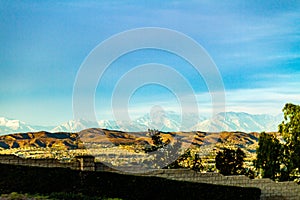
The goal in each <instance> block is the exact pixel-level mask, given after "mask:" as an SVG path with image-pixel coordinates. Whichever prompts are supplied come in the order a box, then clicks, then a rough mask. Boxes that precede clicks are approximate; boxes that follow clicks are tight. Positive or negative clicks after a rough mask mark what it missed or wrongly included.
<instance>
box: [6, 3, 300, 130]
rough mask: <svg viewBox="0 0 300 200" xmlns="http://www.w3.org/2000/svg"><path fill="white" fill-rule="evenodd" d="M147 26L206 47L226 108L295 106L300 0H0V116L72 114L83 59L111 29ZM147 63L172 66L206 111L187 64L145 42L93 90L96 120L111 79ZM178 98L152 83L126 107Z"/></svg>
mask: <svg viewBox="0 0 300 200" xmlns="http://www.w3.org/2000/svg"><path fill="white" fill-rule="evenodd" d="M143 27H160V28H165V29H171V30H175V31H178V32H180V33H183V34H185V35H186V36H188V37H190V38H192V39H193V40H195V41H196V42H197V43H198V44H199V45H201V46H202V47H203V48H204V49H205V51H206V52H207V53H208V54H209V56H210V57H211V59H212V60H213V62H214V63H215V65H216V67H217V69H218V71H219V73H220V76H221V78H222V81H223V84H224V94H225V99H226V101H225V109H226V111H235V112H248V113H251V114H272V115H276V114H279V113H281V110H282V108H283V106H284V104H285V103H287V102H291V103H294V104H300V1H293V0H291V1H284V0H282V1H276V0H273V1H268V0H267V1H257V0H252V1H237V0H233V1H226V0H225V1H222V2H220V1H214V0H212V1H208V0H203V1H201V0H200V1H188V2H186V1H164V2H162V1H156V0H154V1H126V0H125V1H124V0H119V1H118V0H116V1H104V0H103V1H47V0H45V1H30V0H29V1H18V0H15V1H6V0H0V44H1V45H0V70H1V72H0V116H4V117H8V118H13V119H19V120H22V121H25V122H28V123H30V124H36V125H55V124H59V123H62V122H65V121H68V120H70V119H73V117H74V116H73V104H72V103H73V91H74V83H75V82H76V77H77V76H78V73H79V71H80V68H81V66H82V65H83V63H84V61H85V59H86V58H87V57H88V56H89V55H90V53H91V52H92V50H93V49H94V48H95V47H97V45H99V44H101V42H103V41H105V40H106V39H108V38H110V37H112V36H113V35H115V34H119V33H122V32H124V31H128V30H132V29H136V28H143ZM141 37H143V36H141ZM162 42H163V41H162ZM178 45H180V42H178ZM147 63H159V64H162V65H166V66H170V67H171V68H173V69H174V70H177V71H178V73H179V74H180V75H182V76H183V77H184V78H185V80H186V81H187V82H188V84H189V85H190V86H191V87H192V88H193V91H194V93H193V95H194V96H195V97H196V99H197V102H198V106H199V110H201V114H206V113H209V112H210V111H211V104H212V102H211V93H210V91H209V90H208V86H207V84H206V82H205V81H204V79H203V77H201V76H200V75H199V74H197V72H196V71H195V70H194V68H193V66H191V65H190V63H188V62H186V61H185V60H184V59H182V58H181V57H179V56H177V55H174V54H172V53H170V52H165V51H161V50H157V49H144V50H140V51H135V52H130V53H128V54H126V55H122V56H120V57H119V58H118V59H117V60H115V61H114V62H113V63H111V66H109V68H108V69H107V70H106V71H105V73H104V74H103V76H102V77H101V80H100V81H99V83H98V86H97V89H96V91H95V115H96V116H97V119H110V118H112V117H113V115H112V109H111V107H112V106H111V102H112V96H113V92H114V88H115V86H116V84H117V83H118V81H120V79H121V78H122V77H124V75H126V73H127V72H128V71H130V70H132V69H134V68H135V67H137V66H140V65H143V64H147ZM157 75H159V73H157ZM144 76H147V74H143V73H140V75H139V76H138V77H136V78H137V79H141V80H142V79H144V78H145V77H144ZM161 79H163V77H162V78H161ZM176 81H178V80H176V79H174V80H170V82H176ZM127 82H130V81H127ZM128 84H130V83H128ZM178 88H179V89H182V90H183V89H184V88H183V87H181V84H179V83H178V85H177V86H176V88H173V89H178ZM187 95H188V94H187ZM117 96H118V97H119V98H121V99H122V92H121V93H118V94H117ZM176 97H177V96H176V93H172V88H171V89H170V88H169V89H168V88H166V87H163V86H162V85H159V84H152V85H151V84H149V85H145V86H141V87H140V88H138V89H137V90H136V91H135V92H134V93H133V94H132V96H131V97H130V99H127V98H125V95H124V96H123V98H124V101H127V102H128V108H123V109H127V110H128V111H129V113H130V116H131V117H137V116H141V115H143V114H146V113H149V111H150V110H151V108H152V107H153V106H154V105H159V106H161V107H162V108H163V109H165V110H174V111H180V105H181V104H180V103H181V102H180V101H179V100H178V98H176ZM116 112H119V110H117V111H116ZM120 112H121V111H120Z"/></svg>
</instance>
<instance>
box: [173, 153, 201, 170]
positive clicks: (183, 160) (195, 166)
mask: <svg viewBox="0 0 300 200" xmlns="http://www.w3.org/2000/svg"><path fill="white" fill-rule="evenodd" d="M167 168H169V169H176V168H189V169H192V170H194V171H201V170H203V165H202V160H201V158H200V156H199V155H198V154H197V153H196V152H193V151H192V150H191V149H187V150H186V151H185V152H184V154H182V155H180V156H179V157H178V158H177V159H176V160H175V161H174V162H172V163H171V164H169V165H168V166H167Z"/></svg>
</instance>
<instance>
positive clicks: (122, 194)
mask: <svg viewBox="0 0 300 200" xmlns="http://www.w3.org/2000/svg"><path fill="white" fill-rule="evenodd" d="M11 192H19V193H32V194H35V193H39V194H50V193H53V192H63V193H76V194H84V195H89V196H91V197H99V198H100V197H101V198H103V197H113V198H122V199H243V200H246V199H259V196H260V193H261V191H260V190H259V189H257V188H242V187H231V186H230V187H229V186H219V185H212V184H203V183H190V182H182V181H173V180H168V179H164V178H158V177H141V176H134V175H122V174H117V173H110V172H82V171H81V172H80V171H75V170H70V169H62V168H38V167H24V166H13V165H5V164H0V193H1V194H4V193H6V194H7V193H11Z"/></svg>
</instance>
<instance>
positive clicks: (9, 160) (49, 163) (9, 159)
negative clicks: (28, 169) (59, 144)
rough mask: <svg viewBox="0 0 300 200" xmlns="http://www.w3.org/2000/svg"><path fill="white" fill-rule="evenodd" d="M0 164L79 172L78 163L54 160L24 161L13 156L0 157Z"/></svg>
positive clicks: (24, 159)
mask: <svg viewBox="0 0 300 200" xmlns="http://www.w3.org/2000/svg"><path fill="white" fill-rule="evenodd" d="M0 163H1V164H10V165H22V166H34V167H60V168H70V169H74V170H80V162H79V161H73V162H59V161H58V160H56V159H26V158H20V157H18V156H15V155H0Z"/></svg>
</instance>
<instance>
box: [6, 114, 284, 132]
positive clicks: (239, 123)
mask: <svg viewBox="0 0 300 200" xmlns="http://www.w3.org/2000/svg"><path fill="white" fill-rule="evenodd" d="M282 120H283V117H282V115H277V116H272V115H252V114H248V113H243V112H226V113H219V114H218V115H216V116H215V117H214V118H212V119H207V118H205V117H201V116H200V117H199V116H197V115H195V114H188V115H185V119H184V121H183V122H182V119H181V115H179V114H177V113H175V112H162V113H159V112H157V113H155V114H152V115H151V114H146V115H144V116H142V117H139V118H137V119H135V120H133V121H114V120H100V121H98V122H91V121H87V120H70V121H68V122H65V123H63V124H60V125H58V126H53V127H45V126H34V125H29V124H26V123H25V122H22V121H19V120H15V119H7V118H4V117H0V135H3V134H9V133H17V132H30V131H40V130H44V131H51V132H77V131H81V130H83V129H87V128H105V129H111V130H121V131H146V130H147V129H148V128H150V129H158V130H161V131H194V130H199V131H207V132H220V131H243V132H262V131H277V130H278V124H280V123H281V121H282Z"/></svg>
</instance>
